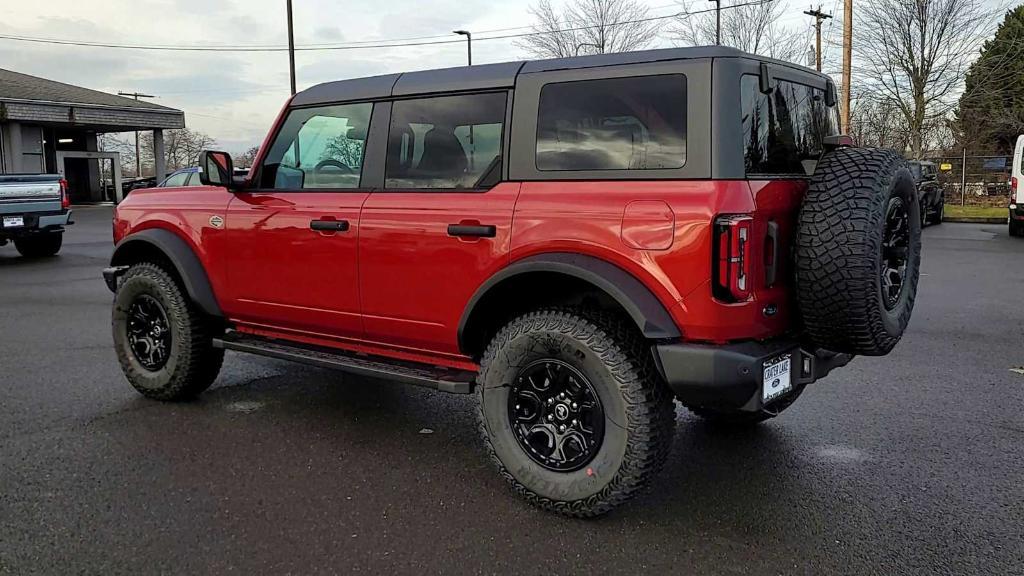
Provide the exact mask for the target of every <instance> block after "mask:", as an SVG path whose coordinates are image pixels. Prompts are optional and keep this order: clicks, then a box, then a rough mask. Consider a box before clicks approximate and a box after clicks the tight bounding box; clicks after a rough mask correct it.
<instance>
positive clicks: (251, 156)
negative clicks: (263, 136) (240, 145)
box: [235, 146, 260, 168]
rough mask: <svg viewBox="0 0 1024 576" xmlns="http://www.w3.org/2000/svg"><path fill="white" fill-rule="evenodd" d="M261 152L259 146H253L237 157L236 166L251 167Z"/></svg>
mask: <svg viewBox="0 0 1024 576" xmlns="http://www.w3.org/2000/svg"><path fill="white" fill-rule="evenodd" d="M259 153H260V147H259V146H252V147H251V148H249V149H248V150H246V151H245V152H242V153H241V154H239V155H238V156H236V157H235V166H238V167H239V168H250V167H252V165H253V163H254V162H256V155H257V154H259Z"/></svg>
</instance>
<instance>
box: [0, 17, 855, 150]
mask: <svg viewBox="0 0 1024 576" xmlns="http://www.w3.org/2000/svg"><path fill="white" fill-rule="evenodd" d="M646 1H647V3H648V5H649V6H650V8H651V15H652V16H661V15H667V14H671V13H673V12H675V11H677V10H678V7H677V6H676V5H675V4H674V3H673V2H672V0H660V1H659V0H646ZM780 1H782V2H785V0H780ZM530 2H531V0H498V1H494V0H377V1H372V2H371V1H367V0H347V1H344V2H341V1H338V0H293V3H294V10H295V39H296V44H297V45H299V46H302V45H308V44H323V43H343V42H353V41H363V40H377V39H382V40H388V39H395V38H408V37H417V36H428V35H439V34H448V33H449V32H450V31H452V30H455V29H468V30H471V31H485V30H494V29H504V28H509V27H516V26H528V25H530V24H531V23H532V20H531V18H530V16H529V14H528V12H527V10H528V7H529V5H530ZM824 3H825V4H826V6H825V10H826V11H828V10H829V8H830V6H828V5H830V4H834V5H835V6H833V7H832V8H833V10H836V11H838V10H841V5H842V3H841V2H838V1H837V0H827V1H825V2H824ZM0 4H3V5H5V6H4V7H3V10H2V13H3V19H2V21H0V33H2V34H13V35H20V36H32V37H45V38H60V39H70V40H86V41H91V42H109V43H117V44H144V45H195V46H206V45H218V44H220V45H256V44H258V45H280V46H285V45H287V31H286V19H285V0H37V1H35V2H31V1H30V2H24V1H16V0H0ZM555 4H556V5H558V4H561V2H559V1H558V0H556V1H555ZM805 4H806V2H799V1H795V0H790V1H789V4H788V6H787V8H786V12H785V16H784V18H783V22H785V23H786V24H789V25H795V26H807V27H809V26H810V19H809V18H808V17H806V16H804V15H803V14H801V12H802V11H803V10H806V9H807V6H806V5H805ZM663 22H667V21H663ZM666 25H667V24H666ZM826 26H827V27H826V32H827V33H828V34H829V35H834V37H835V39H836V40H835V41H838V39H839V35H840V33H841V32H840V26H839V25H838V24H833V23H832V22H830V23H829V24H827V25H826ZM513 32H515V31H513ZM452 38H453V39H458V37H455V36H452ZM661 45H663V46H668V45H670V41H669V40H668V39H664V40H662V41H661ZM523 57H525V54H524V53H523V52H522V51H521V50H520V49H519V48H517V47H516V46H515V45H514V44H513V41H512V40H510V39H501V40H490V41H483V40H480V41H474V43H473V60H474V63H481V64H482V63H487V62H502V61H508V60H515V59H520V58H523ZM465 58H466V52H465V44H464V43H455V44H445V45H431V46H418V47H403V48H388V49H380V48H376V49H363V50H340V51H325V52H299V53H298V54H297V59H296V68H297V77H298V87H299V89H300V90H301V89H302V88H304V87H308V86H311V85H313V84H317V83H320V82H325V81H329V80H336V79H343V78H353V77H360V76H370V75H375V74H384V73H389V72H400V71H407V70H419V69H426V68H442V67H446V66H459V65H463V64H464V63H465ZM0 68H7V69H11V70H15V71H18V72H23V73H27V74H34V75H37V76H43V77H46V78H50V79H53V80H58V81H61V82H68V83H71V84H76V85H79V86H85V87H88V88H93V89H97V90H103V91H107V92H115V93H116V92H117V91H118V90H124V91H128V92H134V91H140V92H145V93H149V94H155V95H157V96H159V98H157V99H155V100H153V101H154V102H156V103H158V104H163V105H165V106H171V107H174V108H179V109H182V110H184V111H185V118H186V123H187V125H188V126H189V127H190V128H196V129H199V130H201V131H203V132H206V133H207V134H209V135H211V136H213V137H214V138H216V139H217V141H218V143H219V144H220V146H221V147H223V148H225V149H227V150H229V151H232V152H239V151H241V150H244V149H245V148H248V147H249V146H251V145H256V144H259V143H260V142H261V141H262V138H263V136H264V134H265V133H266V131H267V129H268V128H269V126H270V124H271V123H272V122H273V119H274V117H275V115H276V114H277V112H278V110H279V109H280V107H281V105H282V104H283V102H284V101H285V100H286V99H287V97H288V55H287V52H274V53H230V52H152V51H137V50H119V49H108V48H92V47H73V46H52V45H43V44H32V43H24V42H16V41H11V40H2V39H0Z"/></svg>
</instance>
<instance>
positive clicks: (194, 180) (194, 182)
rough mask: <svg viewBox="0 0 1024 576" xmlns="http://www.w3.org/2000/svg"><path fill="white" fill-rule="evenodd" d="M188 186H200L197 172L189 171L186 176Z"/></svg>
mask: <svg viewBox="0 0 1024 576" xmlns="http://www.w3.org/2000/svg"><path fill="white" fill-rule="evenodd" d="M188 185H189V186H202V185H203V183H202V182H200V181H199V172H190V173H189V177H188Z"/></svg>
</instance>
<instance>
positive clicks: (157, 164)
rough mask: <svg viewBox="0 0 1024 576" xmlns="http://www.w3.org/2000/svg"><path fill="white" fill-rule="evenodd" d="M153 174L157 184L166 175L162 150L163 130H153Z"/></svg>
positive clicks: (165, 158) (164, 157)
mask: <svg viewBox="0 0 1024 576" xmlns="http://www.w3.org/2000/svg"><path fill="white" fill-rule="evenodd" d="M153 174H154V176H156V183H157V184H159V183H160V182H162V181H163V179H164V178H165V177H166V176H167V157H166V156H165V151H164V131H163V130H161V129H156V130H153Z"/></svg>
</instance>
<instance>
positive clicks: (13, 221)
mask: <svg viewBox="0 0 1024 576" xmlns="http://www.w3.org/2000/svg"><path fill="white" fill-rule="evenodd" d="M24 225H25V218H24V217H23V216H4V228H15V227H17V226H24Z"/></svg>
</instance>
